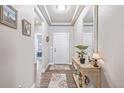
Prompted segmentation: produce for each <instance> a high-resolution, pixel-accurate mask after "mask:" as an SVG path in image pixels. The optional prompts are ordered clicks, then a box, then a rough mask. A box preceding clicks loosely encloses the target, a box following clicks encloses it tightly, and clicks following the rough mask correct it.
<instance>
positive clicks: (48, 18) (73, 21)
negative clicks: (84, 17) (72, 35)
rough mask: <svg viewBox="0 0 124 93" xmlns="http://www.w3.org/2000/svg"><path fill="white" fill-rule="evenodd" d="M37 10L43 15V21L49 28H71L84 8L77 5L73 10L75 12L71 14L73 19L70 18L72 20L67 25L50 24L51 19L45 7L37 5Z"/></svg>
mask: <svg viewBox="0 0 124 93" xmlns="http://www.w3.org/2000/svg"><path fill="white" fill-rule="evenodd" d="M38 8H39V9H40V11H41V13H42V14H43V16H44V18H45V20H46V21H47V23H48V24H49V25H50V26H72V25H74V24H75V22H76V20H77V19H78V17H79V15H80V14H81V12H82V10H83V8H84V6H80V5H77V6H76V9H75V12H74V14H73V17H72V20H71V21H70V22H69V23H66V22H65V23H60V22H58V23H55V22H52V19H51V17H50V14H49V12H48V10H47V8H46V6H45V5H41V6H40V5H38Z"/></svg>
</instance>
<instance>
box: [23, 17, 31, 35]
mask: <svg viewBox="0 0 124 93" xmlns="http://www.w3.org/2000/svg"><path fill="white" fill-rule="evenodd" d="M22 34H23V35H25V36H31V24H30V23H29V22H28V21H27V20H25V19H23V20H22Z"/></svg>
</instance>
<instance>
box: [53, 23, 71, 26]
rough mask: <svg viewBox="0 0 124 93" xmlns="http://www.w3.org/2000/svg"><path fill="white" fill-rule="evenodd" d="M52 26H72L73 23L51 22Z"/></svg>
mask: <svg viewBox="0 0 124 93" xmlns="http://www.w3.org/2000/svg"><path fill="white" fill-rule="evenodd" d="M51 25H52V26H58V25H59V26H60V25H62V26H67V25H68V26H70V25H71V23H54V22H51Z"/></svg>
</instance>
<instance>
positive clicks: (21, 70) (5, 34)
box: [0, 5, 34, 87]
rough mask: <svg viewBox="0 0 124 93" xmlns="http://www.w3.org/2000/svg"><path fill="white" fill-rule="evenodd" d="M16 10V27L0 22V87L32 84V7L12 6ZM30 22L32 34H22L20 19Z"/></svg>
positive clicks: (28, 85)
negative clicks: (27, 35)
mask: <svg viewBox="0 0 124 93" xmlns="http://www.w3.org/2000/svg"><path fill="white" fill-rule="evenodd" d="M13 7H14V8H15V9H16V10H17V11H18V28H17V29H13V28H10V27H7V26H5V25H2V24H0V87H18V85H19V84H21V85H22V87H30V86H31V85H32V84H33V71H34V68H33V62H34V40H33V39H34V35H33V33H34V32H33V31H34V26H33V23H34V16H33V14H34V7H33V6H20V5H19V6H13ZM23 18H25V19H26V20H28V21H29V22H30V23H31V24H32V28H31V29H32V35H31V37H26V36H23V35H22V24H21V21H22V19H23Z"/></svg>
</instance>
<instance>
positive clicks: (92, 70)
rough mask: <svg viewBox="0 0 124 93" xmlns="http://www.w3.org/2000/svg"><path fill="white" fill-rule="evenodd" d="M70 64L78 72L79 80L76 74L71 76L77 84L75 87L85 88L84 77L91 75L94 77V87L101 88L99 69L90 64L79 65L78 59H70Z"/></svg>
mask: <svg viewBox="0 0 124 93" xmlns="http://www.w3.org/2000/svg"><path fill="white" fill-rule="evenodd" d="M72 64H73V66H74V68H75V69H78V71H79V72H80V74H81V75H80V78H81V80H79V79H78V78H77V76H76V74H73V78H74V80H75V82H76V84H77V87H79V88H80V87H85V75H87V74H93V76H95V79H96V80H95V81H96V82H95V87H96V88H100V87H101V67H94V66H93V65H92V64H90V63H88V64H81V63H80V61H79V58H75V57H72ZM79 83H81V84H82V86H80V85H79Z"/></svg>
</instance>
